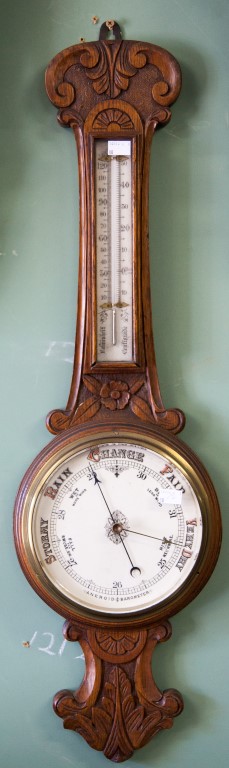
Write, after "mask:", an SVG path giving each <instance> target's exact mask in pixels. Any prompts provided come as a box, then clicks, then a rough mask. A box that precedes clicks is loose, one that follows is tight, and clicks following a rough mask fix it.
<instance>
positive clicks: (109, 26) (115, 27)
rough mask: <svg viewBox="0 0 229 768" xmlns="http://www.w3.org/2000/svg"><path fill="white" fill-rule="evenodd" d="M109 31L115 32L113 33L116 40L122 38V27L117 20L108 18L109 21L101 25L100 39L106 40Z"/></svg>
mask: <svg viewBox="0 0 229 768" xmlns="http://www.w3.org/2000/svg"><path fill="white" fill-rule="evenodd" d="M108 30H109V32H111V31H112V32H113V35H114V37H115V40H121V39H122V35H121V29H120V26H119V24H118V22H117V21H113V20H112V19H108V21H104V22H103V24H102V26H101V27H100V33H99V40H106V38H107V34H108Z"/></svg>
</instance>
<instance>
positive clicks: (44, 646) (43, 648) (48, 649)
mask: <svg viewBox="0 0 229 768" xmlns="http://www.w3.org/2000/svg"><path fill="white" fill-rule="evenodd" d="M42 637H46V638H49V640H44V642H43V643H42V642H41V645H38V646H36V650H37V651H40V652H41V653H47V654H48V656H60V657H61V656H63V653H64V650H65V648H66V645H69V644H68V641H67V640H62V643H61V645H60V646H59V647H58V649H57V650H52V649H53V648H54V647H55V642H56V638H55V635H54V634H53V632H42V633H41V635H40V638H42ZM36 639H37V640H38V642H39V633H38V630H36V631H35V632H34V633H33V635H32V637H31V639H30V640H23V642H22V645H23V648H31V646H32V645H33V644H34V643H35V640H36ZM74 659H83V660H84V653H83V652H81V653H79V654H77V655H76V656H74Z"/></svg>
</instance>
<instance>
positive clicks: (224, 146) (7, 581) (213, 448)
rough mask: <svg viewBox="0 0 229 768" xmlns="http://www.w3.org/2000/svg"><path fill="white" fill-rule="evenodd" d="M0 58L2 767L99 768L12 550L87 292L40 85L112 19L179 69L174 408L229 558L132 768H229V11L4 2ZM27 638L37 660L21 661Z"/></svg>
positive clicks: (174, 127) (167, 136) (147, 2)
mask: <svg viewBox="0 0 229 768" xmlns="http://www.w3.org/2000/svg"><path fill="white" fill-rule="evenodd" d="M1 6H2V13H1V21H2V31H1V35H2V39H1V46H0V50H1V55H2V56H3V63H2V64H1V84H2V95H1V193H2V194H1V206H0V211H1V214H0V215H1V238H0V254H1V255H0V272H1V282H0V316H1V317H0V329H1V365H2V372H1V399H0V402H1V505H0V531H1V538H0V569H1V577H0V578H1V632H0V652H1V667H0V690H1V704H0V707H1V713H0V722H1V740H0V766H1V768H6V766H7V768H31V766H33V768H64V766H65V765H66V766H67V765H69V766H78V768H79V767H80V768H86V766H88V765H90V766H91V768H94V767H96V768H100V766H101V767H102V766H103V765H104V766H105V764H107V762H106V760H105V758H104V757H103V755H101V754H99V753H92V752H89V749H88V747H87V746H86V745H85V744H84V742H83V741H82V740H81V739H80V737H78V736H76V735H75V734H73V733H70V732H64V730H63V728H62V723H61V721H60V720H59V719H58V718H56V717H55V716H54V714H53V713H52V706H51V701H52V696H53V693H54V692H55V691H56V690H59V689H60V688H62V687H74V686H76V685H77V684H78V683H79V682H80V680H81V677H82V673H83V660H82V658H77V657H78V656H79V655H80V649H79V647H78V646H77V647H76V648H75V647H73V645H71V644H68V646H65V647H63V646H62V647H61V644H62V635H61V627H62V621H61V619H60V617H58V616H56V615H55V614H54V613H53V612H52V611H51V610H50V609H49V608H48V607H47V606H46V605H45V604H43V603H42V602H41V600H40V599H39V598H38V597H37V596H36V595H35V593H33V591H32V590H31V588H30V587H29V585H28V584H27V582H26V580H25V578H24V576H23V575H22V573H21V570H20V568H19V565H18V563H17V559H16V555H15V552H14V546H13V541H12V509H13V502H14V497H15V494H16V490H17V487H18V484H19V481H20V479H21V477H22V475H23V474H24V472H25V470H26V468H27V466H28V465H29V464H30V462H31V460H32V459H33V457H34V456H35V455H36V454H37V453H38V452H39V450H40V449H41V448H42V447H43V446H44V445H45V444H46V443H48V441H49V439H50V436H49V435H48V433H47V432H46V430H45V425H44V423H45V415H46V414H47V412H48V411H49V410H50V408H53V407H55V406H56V407H57V406H62V405H65V403H66V400H67V395H68V391H69V384H70V378H71V370H72V354H73V343H74V330H75V296H76V282H77V253H78V234H77V212H78V202H77V160H76V155H75V146H74V140H73V136H72V134H71V132H70V131H68V130H67V129H66V130H65V129H63V128H60V127H59V126H58V124H57V122H56V119H55V118H56V115H55V109H54V108H53V106H52V105H51V104H50V103H49V101H48V99H47V97H46V94H45V91H44V70H45V67H46V65H47V63H48V62H49V60H50V59H51V58H52V56H54V55H55V54H56V53H57V52H58V51H59V50H61V49H62V48H65V47H66V46H68V45H71V44H74V43H75V42H78V41H79V38H80V37H81V36H83V37H85V38H86V39H87V40H92V39H96V38H97V35H98V27H95V26H93V25H92V23H91V16H92V15H94V14H96V15H98V16H99V17H100V20H101V22H102V21H103V20H105V19H107V18H112V17H114V16H115V18H116V19H117V20H118V21H119V22H120V24H121V25H122V27H123V30H124V34H125V36H126V37H128V38H133V39H134V38H135V39H140V40H148V41H150V42H154V43H157V44H159V45H162V46H164V47H166V48H168V49H169V50H170V51H171V52H172V53H173V54H174V55H175V56H176V58H177V59H178V60H179V62H180V64H181V67H182V70H183V78H184V82H183V90H182V95H181V97H180V99H179V101H178V102H177V104H176V105H175V106H174V108H173V119H172V122H171V123H170V124H169V125H168V126H167V127H166V128H164V129H163V131H161V132H159V133H158V134H157V135H156V137H155V140H154V154H153V156H152V173H151V189H150V194H151V206H150V211H151V222H150V223H151V259H152V284H153V290H154V305H153V314H154V332H155V342H156V349H157V360H158V368H159V375H160V382H161V388H162V392H163V397H164V400H165V403H166V404H167V406H173V405H177V406H179V407H180V408H183V410H184V411H185V412H186V415H187V426H186V428H185V432H184V439H185V440H186V441H187V442H188V443H189V444H190V446H192V447H193V448H194V450H196V452H197V453H198V454H199V456H200V458H201V459H202V461H203V462H204V463H205V465H206V467H207V468H208V470H209V471H210V473H211V475H212V478H213V480H214V482H215V485H216V488H217V490H218V494H219V498H220V502H221V506H222V513H223V517H224V528H225V538H224V541H225V544H224V548H223V551H222V555H221V558H220V561H219V564H218V566H217V569H216V571H215V573H214V575H213V577H212V579H211V581H210V583H209V584H208V585H207V587H206V588H205V590H204V592H202V594H201V595H200V596H199V597H198V598H197V599H196V600H195V602H194V603H193V604H191V605H190V606H189V607H187V608H186V610H185V611H183V613H182V614H180V615H178V616H176V617H175V618H174V619H173V622H172V623H173V639H172V640H170V642H169V643H168V645H167V646H164V647H161V648H160V649H159V650H158V651H157V653H156V657H155V662H154V672H155V678H156V680H157V682H158V684H159V686H161V687H170V686H174V687H176V688H178V689H180V690H181V691H182V692H183V695H184V699H185V711H184V714H183V715H182V716H181V717H180V718H179V720H177V721H175V724H174V728H173V730H172V731H170V732H165V733H164V734H162V735H160V736H158V737H157V738H156V739H155V741H154V742H152V743H151V745H149V746H147V747H145V748H144V749H143V750H142V751H141V752H139V753H137V755H136V756H135V757H134V758H133V759H132V761H131V763H130V761H129V764H131V765H132V766H133V768H140V766H151V765H155V766H156V767H157V768H167V767H168V766H169V768H183V766H184V765H185V766H187V768H191V766H192V765H193V763H195V765H197V766H200V765H201V766H204V767H205V766H207V768H215V765H216V763H218V765H220V768H224V766H226V765H227V748H226V745H227V732H228V724H227V723H228V712H227V713H225V707H226V705H227V701H228V640H227V632H228V625H227V615H226V586H227V585H226V573H227V565H228V554H227V553H226V542H227V535H228V532H227V529H228V522H227V513H228V501H227V500H228V477H229V473H228V458H229V456H228V432H229V425H228V304H229V301H228V287H227V277H228V239H229V238H228V235H229V231H228V229H229V215H228V200H227V198H228V129H229V111H228V109H229V108H228V21H229V19H228V11H229V5H228V0H154V2H152V0H142V2H136V0H125V2H124V1H123V0H122V2H121V0H116V2H115V3H114V2H110V0H109V1H108V2H105V0H97V2H94V0H93V2H92V0H84V2H83V1H81V0H78V2H77V0H65V2H63V0H48V2H47V0H20V2H19V3H17V2H16V0H15V1H14V0H7V2H6V0H2V2H1ZM24 641H30V643H31V647H30V648H26V647H24V646H23V642H24Z"/></svg>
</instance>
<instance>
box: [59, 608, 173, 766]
mask: <svg viewBox="0 0 229 768" xmlns="http://www.w3.org/2000/svg"><path fill="white" fill-rule="evenodd" d="M64 635H65V637H66V638H67V639H68V640H73V641H76V640H78V641H79V643H80V644H81V647H82V649H83V651H84V654H85V663H86V668H87V664H88V665H89V664H90V668H91V669H92V668H93V679H92V675H91V676H90V689H89V688H88V686H87V688H86V686H85V683H84V682H83V683H82V686H81V688H79V690H78V691H75V693H72V692H71V691H67V690H66V691H59V693H57V694H56V696H55V697H54V710H55V712H56V714H57V715H59V717H61V718H63V721H64V727H65V728H68V729H70V730H73V731H77V732H78V733H80V735H81V736H83V738H84V739H85V740H86V741H87V743H88V744H89V745H90V746H91V747H93V749H96V750H99V751H103V752H104V755H105V756H106V757H107V758H108V759H109V760H112V761H113V762H122V761H123V760H127V759H128V758H129V757H131V755H132V754H133V751H134V749H139V748H140V747H142V746H144V745H145V744H147V742H148V741H149V740H150V739H151V738H152V736H154V735H155V734H156V733H158V732H159V731H160V730H163V729H165V728H171V726H172V725H173V718H174V717H176V716H177V715H179V714H180V712H182V709H183V700H182V697H181V695H180V694H179V693H178V691H176V690H174V689H169V690H167V691H164V692H163V693H162V692H161V691H159V689H158V688H157V686H156V685H155V682H154V680H153V677H152V672H151V656H152V652H153V650H154V648H155V646H156V645H157V643H158V642H163V641H165V640H167V639H168V638H169V637H170V635H171V626H170V624H169V622H163V623H162V624H161V625H158V626H155V627H153V628H152V629H150V630H143V631H140V630H135V631H131V630H126V631H125V630H124V631H123V630H122V631H116V630H112V631H111V632H109V631H105V630H96V631H95V630H92V629H88V630H87V631H86V633H85V630H84V631H83V632H81V630H79V628H78V626H76V625H74V624H72V623H71V622H66V624H65V627H64ZM146 680H147V684H146Z"/></svg>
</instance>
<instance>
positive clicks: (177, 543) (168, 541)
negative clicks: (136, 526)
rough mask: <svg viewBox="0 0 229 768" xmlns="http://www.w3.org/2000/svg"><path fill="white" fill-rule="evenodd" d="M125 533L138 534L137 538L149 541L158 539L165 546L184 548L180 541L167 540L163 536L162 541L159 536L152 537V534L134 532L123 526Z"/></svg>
mask: <svg viewBox="0 0 229 768" xmlns="http://www.w3.org/2000/svg"><path fill="white" fill-rule="evenodd" d="M122 530H123V531H127V533H128V532H129V533H136V535H137V536H145V537H146V538H147V539H156V540H157V541H164V543H165V544H176V546H178V547H183V544H181V542H180V541H173V540H171V539H166V537H165V536H163V539H161V538H160V537H159V536H152V534H150V533H141V531H132V530H131V528H124V527H123V526H122Z"/></svg>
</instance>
